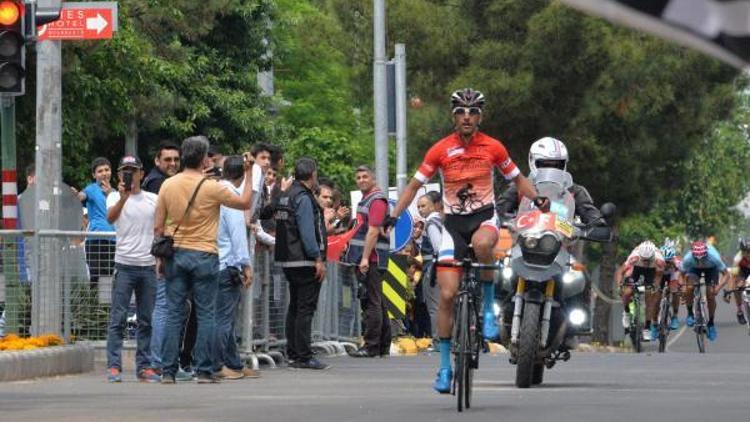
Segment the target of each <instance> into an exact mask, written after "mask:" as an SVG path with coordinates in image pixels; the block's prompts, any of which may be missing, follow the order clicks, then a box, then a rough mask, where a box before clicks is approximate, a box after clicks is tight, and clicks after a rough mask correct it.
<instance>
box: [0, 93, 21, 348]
mask: <svg viewBox="0 0 750 422" xmlns="http://www.w3.org/2000/svg"><path fill="white" fill-rule="evenodd" d="M0 143H1V144H2V145H1V146H0V152H2V188H3V190H2V191H3V228H4V229H6V230H13V229H16V228H17V221H18V207H17V203H18V191H17V188H16V186H17V185H16V101H15V97H12V96H1V97H0ZM22 240H23V239H22V238H16V237H14V236H4V237H3V243H4V244H3V262H5V264H6V265H3V275H4V276H5V324H6V331H7V332H8V333H16V334H23V333H21V332H20V331H21V327H22V326H23V324H22V318H23V314H24V311H23V303H24V302H25V297H26V292H25V291H24V289H23V288H22V287H21V285H20V283H19V279H18V274H19V272H20V266H21V265H24V264H23V262H21V261H19V260H18V259H17V253H18V252H17V250H18V249H17V245H18V243H19V242H20V241H22ZM11 263H17V265H11Z"/></svg>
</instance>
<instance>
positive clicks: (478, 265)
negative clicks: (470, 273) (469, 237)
mask: <svg viewBox="0 0 750 422" xmlns="http://www.w3.org/2000/svg"><path fill="white" fill-rule="evenodd" d="M435 266H436V267H447V268H464V269H466V268H473V269H477V270H499V269H501V268H503V265H502V264H482V263H480V262H474V261H471V260H468V259H466V260H463V261H456V262H440V261H438V262H437V263H436V264H435Z"/></svg>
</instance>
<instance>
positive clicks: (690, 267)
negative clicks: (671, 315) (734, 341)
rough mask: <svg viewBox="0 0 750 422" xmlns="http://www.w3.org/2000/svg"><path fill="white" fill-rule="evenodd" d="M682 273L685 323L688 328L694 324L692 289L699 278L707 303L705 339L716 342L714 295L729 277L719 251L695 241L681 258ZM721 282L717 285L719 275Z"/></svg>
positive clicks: (704, 243)
mask: <svg viewBox="0 0 750 422" xmlns="http://www.w3.org/2000/svg"><path fill="white" fill-rule="evenodd" d="M681 270H682V273H683V274H685V277H686V280H687V284H686V287H685V305H686V306H687V311H688V316H687V320H686V323H687V325H688V327H692V326H693V325H694V324H695V316H694V315H693V288H694V286H695V284H696V283H697V282H698V280H699V279H700V278H701V277H704V279H705V282H706V299H707V301H708V324H707V325H706V326H707V328H708V333H707V337H708V339H709V340H711V341H714V340H716V336H717V334H718V333H717V331H716V326H715V325H714V312H715V311H716V294H717V293H718V292H719V289H720V287H721V286H723V285H724V284H726V282H727V279H728V277H729V273H728V271H727V266H726V265H724V262H723V261H722V260H721V255H719V251H717V250H716V248H714V247H713V246H711V245H708V244H706V242H705V241H703V240H696V241H695V242H693V244H692V248H691V250H690V252H688V253H687V254H685V256H684V257H683V258H682V268H681ZM720 274H721V276H722V281H721V283H719V275H720Z"/></svg>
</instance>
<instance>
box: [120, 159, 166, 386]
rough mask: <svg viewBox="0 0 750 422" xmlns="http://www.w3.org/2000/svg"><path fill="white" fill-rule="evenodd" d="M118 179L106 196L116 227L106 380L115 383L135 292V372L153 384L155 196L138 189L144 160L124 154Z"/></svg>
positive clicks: (156, 378)
mask: <svg viewBox="0 0 750 422" xmlns="http://www.w3.org/2000/svg"><path fill="white" fill-rule="evenodd" d="M117 171H118V178H119V179H120V183H119V185H118V189H117V192H112V193H111V194H110V195H109V196H108V197H107V221H108V222H109V223H110V224H113V225H114V226H115V230H116V232H117V241H116V244H115V277H114V280H113V288H112V308H111V310H110V322H109V330H108V333H107V368H108V374H107V378H108V380H109V381H110V382H120V381H121V380H122V378H121V374H120V373H121V372H122V356H121V354H122V339H123V335H124V332H125V326H126V319H127V316H128V307H129V306H130V297H131V296H132V295H133V293H135V305H136V315H137V316H138V329H137V331H136V339H137V344H138V346H137V351H136V357H135V359H136V376H137V377H138V379H139V380H140V381H144V382H158V381H159V376H158V375H157V374H156V373H155V372H154V370H153V369H152V368H151V347H150V346H151V314H152V313H153V310H154V301H155V298H156V271H155V270H154V265H155V263H156V262H155V260H154V257H153V256H152V255H151V243H152V241H153V238H154V214H155V212H156V199H157V196H156V195H154V194H153V193H151V192H146V191H143V190H141V179H142V178H143V164H141V160H139V159H138V157H134V156H131V155H127V156H125V157H123V158H122V159H121V160H120V165H118V166H117Z"/></svg>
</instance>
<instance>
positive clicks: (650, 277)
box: [628, 267, 656, 286]
mask: <svg viewBox="0 0 750 422" xmlns="http://www.w3.org/2000/svg"><path fill="white" fill-rule="evenodd" d="M641 276H643V285H644V286H653V285H654V278H655V277H656V268H646V267H633V272H631V273H630V277H628V282H629V283H635V282H637V281H638V279H639V278H641Z"/></svg>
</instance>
